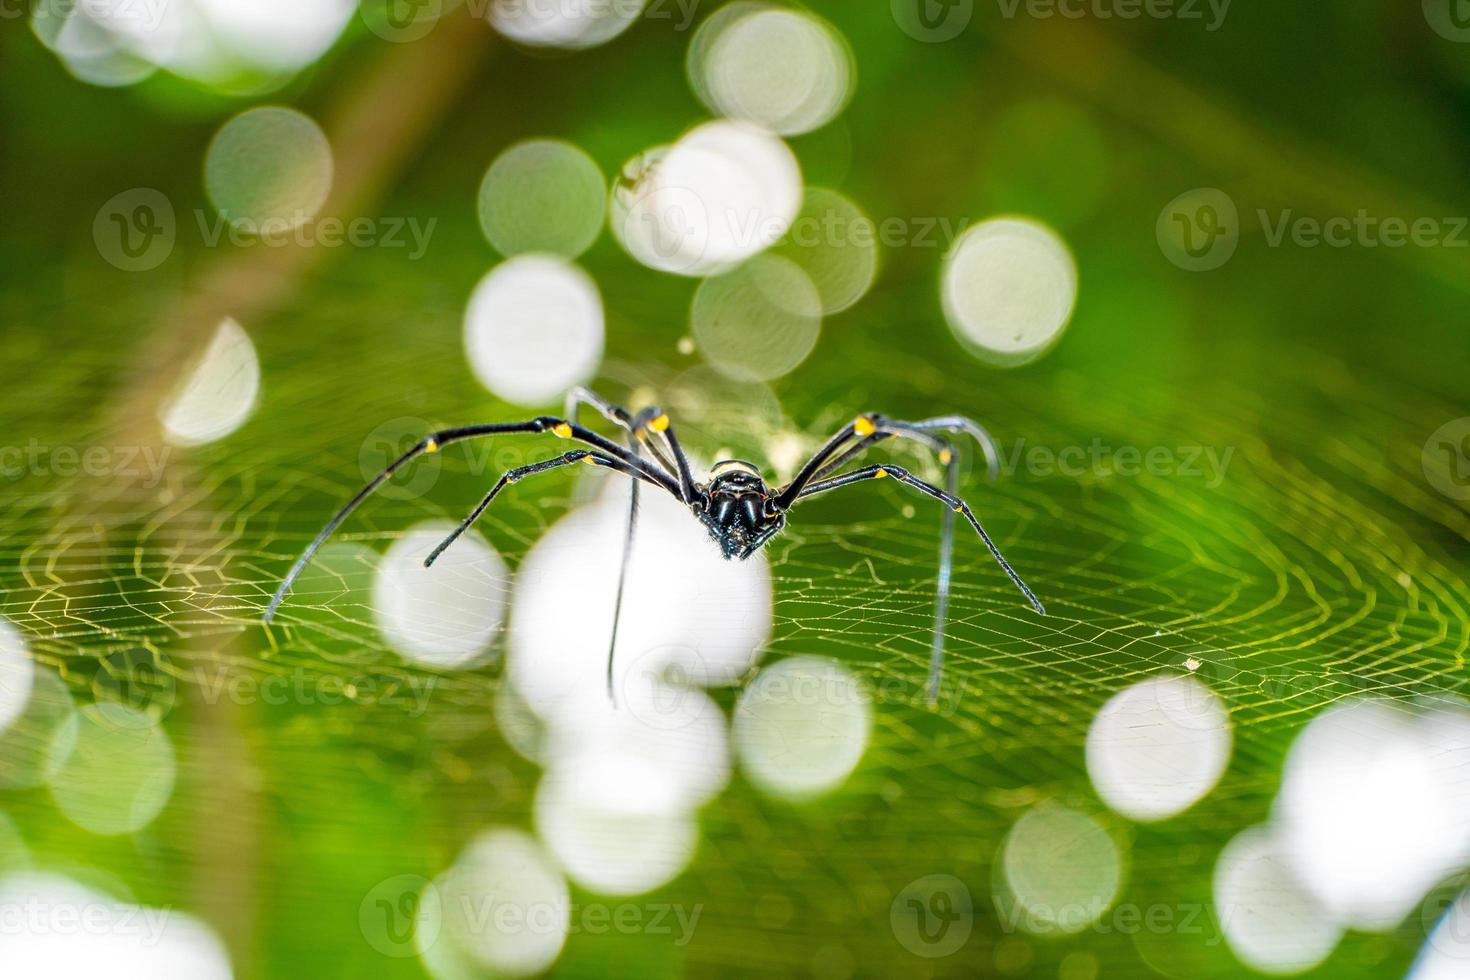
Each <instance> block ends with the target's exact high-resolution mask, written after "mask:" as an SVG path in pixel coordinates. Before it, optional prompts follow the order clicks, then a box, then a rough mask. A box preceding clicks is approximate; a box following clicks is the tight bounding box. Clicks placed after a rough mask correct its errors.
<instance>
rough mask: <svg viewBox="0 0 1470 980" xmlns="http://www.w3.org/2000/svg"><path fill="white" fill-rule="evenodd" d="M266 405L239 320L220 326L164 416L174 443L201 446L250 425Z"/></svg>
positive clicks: (167, 433)
mask: <svg viewBox="0 0 1470 980" xmlns="http://www.w3.org/2000/svg"><path fill="white" fill-rule="evenodd" d="M259 400H260V359H259V358H258V357H257V356H256V353H255V345H254V344H253V343H251V341H250V335H249V334H247V333H246V332H245V329H244V328H243V327H241V326H240V324H238V323H236V322H235V321H234V320H231V319H229V318H226V319H224V320H222V321H221V322H220V325H219V327H218V328H217V329H216V330H215V332H214V337H213V339H211V340H210V342H209V346H208V347H207V348H206V349H205V351H204V354H203V356H202V357H200V359H199V361H198V363H197V364H195V366H194V368H193V370H192V372H191V373H190V374H189V376H188V379H187V381H185V383H184V386H183V387H182V388H181V389H179V391H178V392H177V393H176V394H175V395H174V396H173V398H172V399H170V400H169V402H168V403H167V404H165V405H164V406H163V408H162V410H161V411H160V412H159V420H160V421H162V423H163V428H164V434H165V436H166V437H167V438H168V441H169V442H172V443H174V444H176V445H181V446H200V445H204V444H205V443H210V442H215V441H217V440H219V439H223V438H224V437H225V436H228V435H229V434H230V433H232V432H234V431H235V430H236V429H238V428H240V426H242V425H244V424H245V422H246V420H248V419H249V418H250V416H251V414H252V413H253V412H254V411H255V406H256V404H257V403H258V402H259Z"/></svg>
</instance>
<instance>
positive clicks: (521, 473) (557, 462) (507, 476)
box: [424, 449, 653, 568]
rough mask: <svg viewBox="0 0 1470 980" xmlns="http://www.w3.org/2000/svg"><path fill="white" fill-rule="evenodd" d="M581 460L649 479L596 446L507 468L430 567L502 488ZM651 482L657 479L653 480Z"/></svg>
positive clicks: (428, 562)
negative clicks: (594, 448)
mask: <svg viewBox="0 0 1470 980" xmlns="http://www.w3.org/2000/svg"><path fill="white" fill-rule="evenodd" d="M581 460H585V461H586V462H588V463H589V464H591V465H593V466H606V467H607V468H609V469H613V470H617V471H618V472H619V473H623V474H625V475H627V476H632V477H636V478H637V479H641V480H647V479H649V478H648V477H647V476H644V475H643V474H642V473H640V472H639V471H638V470H636V469H633V468H632V467H630V466H628V465H627V464H626V463H624V462H623V461H622V460H618V459H614V458H613V457H611V456H609V455H607V454H606V453H600V452H597V451H595V450H592V449H573V450H571V451H570V452H565V453H562V454H561V455H560V456H557V457H555V458H554V459H548V460H545V461H543V462H540V463H529V464H527V465H525V466H517V467H516V468H515V469H513V470H507V471H506V472H504V473H502V474H501V476H500V479H498V480H496V481H495V486H493V487H491V488H490V492H489V493H487V494H485V496H484V497H483V498H481V500H480V502H479V503H478V504H477V505H475V509H474V510H472V511H470V516H468V517H466V518H465V519H464V520H462V521H460V522H459V526H458V527H456V528H455V529H454V530H453V531H451V532H449V536H448V537H447V538H445V539H444V540H443V541H441V542H440V543H439V546H438V547H436V548H435V549H434V550H433V551H431V552H429V557H427V558H425V559H424V567H425V568H429V567H430V566H432V565H433V564H434V562H435V561H437V560H438V559H439V556H440V555H442V554H444V550H445V549H446V548H448V547H449V546H450V545H452V544H454V542H455V541H457V540H459V536H460V535H461V534H464V533H465V532H466V531H468V530H469V529H470V527H471V526H472V525H473V524H474V523H475V521H478V520H479V519H480V515H481V514H483V513H485V510H486V509H487V508H488V507H489V506H490V504H491V503H493V502H494V500H495V498H496V497H498V496H500V491H502V490H504V489H505V488H506V487H508V486H510V485H511V484H512V483H518V482H520V481H521V480H523V479H525V478H526V477H528V476H534V475H535V474H537V473H545V472H546V471H547V470H554V469H556V468H558V467H561V466H566V465H568V464H570V463H576V462H578V461H581ZM649 482H653V481H651V480H650V481H649ZM634 485H635V486H636V485H637V480H635V481H634Z"/></svg>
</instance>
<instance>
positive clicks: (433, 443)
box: [424, 439, 439, 453]
mask: <svg viewBox="0 0 1470 980" xmlns="http://www.w3.org/2000/svg"><path fill="white" fill-rule="evenodd" d="M438 451H439V443H438V441H437V440H434V439H430V440H429V441H428V442H426V443H424V452H426V453H437V452H438Z"/></svg>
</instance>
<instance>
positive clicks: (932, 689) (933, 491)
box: [800, 459, 1046, 703]
mask: <svg viewBox="0 0 1470 980" xmlns="http://www.w3.org/2000/svg"><path fill="white" fill-rule="evenodd" d="M955 474H956V468H955V464H954V462H953V460H952V459H951V461H950V463H949V466H948V470H947V478H946V486H947V487H948V488H949V489H947V490H941V489H939V488H938V487H936V486H934V485H933V484H931V483H926V482H924V481H923V480H921V479H919V478H918V477H916V476H914V475H913V474H912V473H910V472H909V471H908V470H906V469H904V468H903V467H900V466H889V465H887V464H881V465H876V466H865V467H863V468H862V469H860V470H853V471H852V472H851V473H844V474H843V475H841V476H837V477H833V478H831V479H829V480H821V481H818V482H815V483H811V484H808V485H807V487H806V488H805V489H804V490H803V491H802V492H801V495H800V498H801V499H805V498H807V497H811V496H814V495H816V494H819V493H825V492H827V491H828V490H836V489H839V488H841V487H846V486H851V485H852V484H854V483H862V482H864V481H866V480H878V479H882V478H884V477H888V476H891V477H893V478H894V479H895V480H898V481H899V482H900V483H903V484H906V485H907V486H910V487H913V488H914V489H915V490H918V491H919V492H921V493H924V494H927V495H928V496H930V497H933V498H934V499H935V500H938V501H940V502H941V503H943V504H945V505H946V507H948V509H949V515H950V516H949V518H948V519H947V520H946V521H945V524H944V527H943V530H942V532H941V533H942V535H943V537H942V538H941V541H940V553H939V580H938V583H937V595H936V596H935V604H934V606H935V609H934V641H933V647H932V650H931V653H930V660H929V691H928V696H929V701H930V702H931V703H933V701H934V700H935V699H937V698H938V696H939V676H940V671H941V669H942V668H943V664H944V624H945V621H946V619H947V617H948V613H949V585H950V572H951V568H952V563H953V528H954V523H953V522H954V516H953V515H954V514H956V513H960V514H964V515H965V519H966V520H968V521H969V522H970V526H971V527H973V528H974V529H975V533H977V534H979V535H980V540H982V541H984V542H985V547H986V548H987V549H989V551H990V554H991V556H992V557H993V558H994V559H995V560H996V563H997V564H999V565H1000V567H1001V569H1002V570H1003V571H1004V572H1005V573H1006V575H1007V576H1009V578H1010V580H1011V581H1012V582H1014V583H1015V585H1016V587H1017V588H1018V589H1020V590H1021V593H1022V594H1023V595H1024V596H1025V597H1026V598H1027V599H1028V600H1030V602H1031V606H1032V608H1034V609H1035V610H1036V611H1037V612H1038V613H1040V614H1042V615H1046V608H1045V607H1044V606H1042V604H1041V600H1040V599H1038V598H1036V593H1034V592H1032V591H1031V589H1030V588H1028V587H1027V585H1026V583H1025V582H1023V581H1021V576H1019V575H1017V574H1016V570H1015V569H1014V568H1012V567H1011V564H1010V562H1008V561H1006V559H1005V556H1004V555H1002V554H1001V553H1000V549H999V548H997V547H996V545H995V542H994V541H992V540H991V538H990V535H989V534H987V533H986V532H985V528H984V527H982V526H981V524H980V521H979V520H978V519H977V518H976V517H975V513H974V511H972V510H970V505H969V504H967V503H965V502H964V501H963V500H961V499H960V498H959V497H957V496H955V494H954V483H955V479H956V475H955Z"/></svg>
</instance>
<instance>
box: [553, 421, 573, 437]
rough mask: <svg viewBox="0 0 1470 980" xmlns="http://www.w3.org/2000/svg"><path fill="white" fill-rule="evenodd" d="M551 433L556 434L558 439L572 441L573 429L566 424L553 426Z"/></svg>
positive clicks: (561, 423)
mask: <svg viewBox="0 0 1470 980" xmlns="http://www.w3.org/2000/svg"><path fill="white" fill-rule="evenodd" d="M551 431H552V432H555V433H556V436H557V438H558V439H570V438H571V437H572V427H571V426H570V425H568V424H567V423H565V422H560V423H558V424H556V425H553V426H552V427H551Z"/></svg>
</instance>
